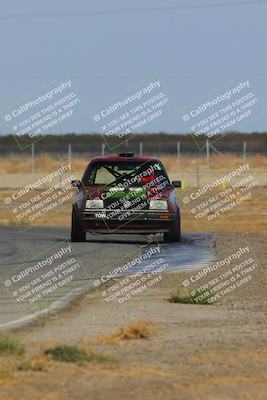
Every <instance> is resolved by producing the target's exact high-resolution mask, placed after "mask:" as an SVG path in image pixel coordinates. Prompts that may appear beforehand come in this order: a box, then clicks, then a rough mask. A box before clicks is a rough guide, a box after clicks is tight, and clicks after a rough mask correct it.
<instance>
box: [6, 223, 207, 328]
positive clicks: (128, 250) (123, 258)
mask: <svg viewBox="0 0 267 400" xmlns="http://www.w3.org/2000/svg"><path fill="white" fill-rule="evenodd" d="M69 237H70V232H69V230H68V229H64V228H44V227H42V228H32V229H30V230H28V231H26V232H23V233H21V232H19V231H18V230H17V229H16V228H15V227H1V228H0V257H1V258H0V260H1V261H0V280H1V286H0V288H1V289H0V330H7V329H12V328H17V327H21V326H23V325H26V324H27V323H30V322H32V321H33V320H35V319H36V318H37V317H38V316H40V315H41V314H42V313H47V312H58V311H59V310H61V309H63V308H65V307H66V306H67V305H68V304H69V303H70V301H72V300H73V299H74V298H75V297H77V296H78V295H81V294H82V293H85V292H87V291H88V290H90V289H93V290H94V288H95V287H97V286H98V284H99V283H100V282H101V277H103V276H107V274H108V273H110V271H114V269H116V268H118V267H120V266H123V265H125V264H126V263H127V262H130V261H131V260H136V259H137V258H139V260H140V255H142V254H145V253H147V252H149V250H150V249H151V248H155V247H157V248H159V249H160V253H155V254H152V255H151V258H150V260H149V261H148V260H143V261H142V262H141V263H140V262H139V263H138V264H134V265H133V266H132V268H131V269H130V270H128V271H127V273H136V272H137V271H140V270H142V268H143V267H144V266H145V265H147V263H148V262H149V263H151V262H153V261H155V260H157V259H158V258H159V257H164V260H165V261H166V262H167V264H166V265H167V269H166V271H172V270H173V271H177V270H190V269H198V268H202V267H203V266H205V265H208V264H210V263H212V262H214V261H215V253H214V246H213V239H214V237H213V235H212V234H207V233H192V234H184V235H183V237H182V241H181V243H171V244H168V243H164V242H163V241H162V236H161V235H150V236H149V237H148V236H144V235H114V234H113V235H92V234H88V235H87V241H86V242H85V243H70V242H69ZM151 240H152V243H151ZM64 252H68V253H66V254H65V253H64ZM55 254H56V255H59V254H60V258H59V259H55ZM43 260H45V263H46V264H45V265H44V262H43ZM71 260H72V261H71ZM40 263H42V264H40ZM62 263H65V264H63V265H64V266H65V265H66V267H64V268H63V266H62ZM40 265H41V266H40ZM37 268H39V269H38V270H37ZM75 268H76V269H75ZM52 270H53V271H52ZM25 271H26V272H25ZM119 275H124V274H123V273H122V274H119ZM29 293H30V294H29ZM40 293H42V296H41V294H40ZM39 295H40V296H41V297H40V298H39V297H38V296H39Z"/></svg>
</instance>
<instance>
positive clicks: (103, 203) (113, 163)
mask: <svg viewBox="0 0 267 400" xmlns="http://www.w3.org/2000/svg"><path fill="white" fill-rule="evenodd" d="M72 185H73V186H74V187H76V188H77V193H76V195H75V201H74V204H73V209H72V226H71V240H72V241H73V242H83V241H85V236H86V232H98V233H126V234H128V233H138V234H148V233H158V232H162V233H163V234H164V240H165V241H167V242H179V241H180V240H181V228H180V210H179V205H178V202H177V198H176V195H175V191H174V188H175V187H181V182H180V181H173V182H170V180H169V178H168V175H167V172H166V170H165V168H164V166H163V165H162V163H161V162H160V161H159V160H157V159H155V158H151V157H135V156H134V155H133V153H123V154H119V155H118V156H112V157H97V158H94V159H93V160H92V161H91V162H90V163H89V165H88V167H87V168H86V170H85V172H84V175H83V178H82V181H78V180H75V181H72Z"/></svg>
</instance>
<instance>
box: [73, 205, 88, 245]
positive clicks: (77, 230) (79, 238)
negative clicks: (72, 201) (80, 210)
mask: <svg viewBox="0 0 267 400" xmlns="http://www.w3.org/2000/svg"><path fill="white" fill-rule="evenodd" d="M85 237H86V233H85V232H83V230H82V229H81V226H80V223H79V220H78V218H77V215H76V213H75V211H74V208H73V209H72V218H71V241H72V242H85Z"/></svg>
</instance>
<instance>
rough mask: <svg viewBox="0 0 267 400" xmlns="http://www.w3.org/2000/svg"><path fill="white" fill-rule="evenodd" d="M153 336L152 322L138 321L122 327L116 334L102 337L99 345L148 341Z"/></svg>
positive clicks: (98, 341)
mask: <svg viewBox="0 0 267 400" xmlns="http://www.w3.org/2000/svg"><path fill="white" fill-rule="evenodd" d="M152 334H153V324H152V322H151V321H146V320H138V321H133V322H131V323H130V324H128V325H124V326H121V327H120V328H119V329H118V330H117V331H116V332H114V333H108V334H106V335H104V336H101V337H100V338H99V339H98V340H97V343H98V344H109V343H114V342H117V341H120V340H134V339H148V338H149V337H150V336H152Z"/></svg>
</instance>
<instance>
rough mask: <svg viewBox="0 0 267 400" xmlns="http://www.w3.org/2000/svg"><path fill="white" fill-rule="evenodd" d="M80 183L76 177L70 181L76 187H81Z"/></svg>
mask: <svg viewBox="0 0 267 400" xmlns="http://www.w3.org/2000/svg"><path fill="white" fill-rule="evenodd" d="M81 184H82V183H81V181H79V180H78V179H74V180H73V181H71V186H72V187H74V188H76V189H79V188H80V187H81Z"/></svg>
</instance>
